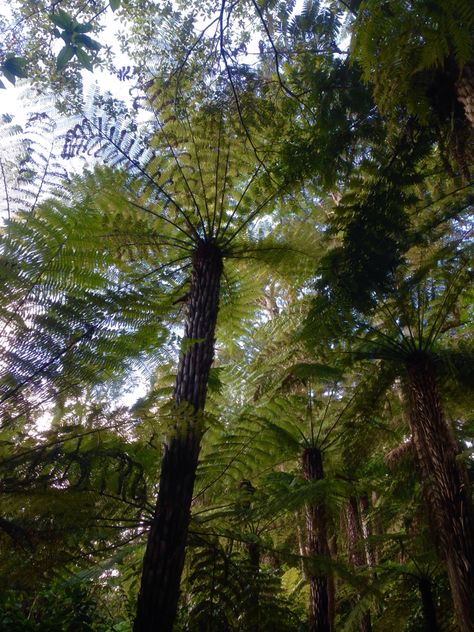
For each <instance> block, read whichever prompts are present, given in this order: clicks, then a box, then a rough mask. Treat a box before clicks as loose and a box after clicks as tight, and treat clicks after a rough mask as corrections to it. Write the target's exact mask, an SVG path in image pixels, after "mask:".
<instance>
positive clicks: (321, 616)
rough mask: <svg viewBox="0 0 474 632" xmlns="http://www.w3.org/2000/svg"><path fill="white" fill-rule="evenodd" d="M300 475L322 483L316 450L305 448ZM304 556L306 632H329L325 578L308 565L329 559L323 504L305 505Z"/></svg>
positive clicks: (317, 451) (318, 455) (322, 477)
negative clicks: (306, 593)
mask: <svg viewBox="0 0 474 632" xmlns="http://www.w3.org/2000/svg"><path fill="white" fill-rule="evenodd" d="M302 467H303V474H304V477H305V479H306V480H307V481H320V480H323V479H324V471H323V461H322V456H321V451H320V450H319V449H318V448H307V449H306V450H305V451H304V452H303V458H302ZM306 532H307V533H306V556H307V558H308V560H309V564H308V565H307V569H306V572H307V576H308V578H309V618H308V619H309V620H308V630H309V632H330V631H331V618H330V611H329V585H330V582H329V578H328V576H327V574H320V573H316V572H315V570H314V567H313V564H312V563H311V558H312V557H313V556H322V555H325V556H327V557H328V558H329V545H328V539H327V517H326V508H325V506H324V503H323V502H318V503H308V504H307V505H306Z"/></svg>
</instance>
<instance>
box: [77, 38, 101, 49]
mask: <svg viewBox="0 0 474 632" xmlns="http://www.w3.org/2000/svg"><path fill="white" fill-rule="evenodd" d="M75 41H76V42H77V43H78V44H81V45H83V46H85V47H86V48H89V49H90V50H100V49H101V48H102V44H99V42H97V41H96V40H93V39H92V38H91V37H88V36H87V35H82V34H81V35H76V37H75Z"/></svg>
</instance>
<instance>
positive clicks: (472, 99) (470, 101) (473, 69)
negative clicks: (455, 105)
mask: <svg viewBox="0 0 474 632" xmlns="http://www.w3.org/2000/svg"><path fill="white" fill-rule="evenodd" d="M456 96H457V99H458V101H459V102H460V103H461V104H462V106H463V108H464V115H465V117H466V119H467V120H468V121H469V124H470V126H471V129H472V130H473V131H474V63H473V62H471V63H469V64H466V65H465V66H464V68H463V71H462V73H461V76H460V77H459V79H458V81H457V82H456Z"/></svg>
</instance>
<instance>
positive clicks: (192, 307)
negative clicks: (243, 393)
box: [134, 244, 222, 632]
mask: <svg viewBox="0 0 474 632" xmlns="http://www.w3.org/2000/svg"><path fill="white" fill-rule="evenodd" d="M221 274H222V256H221V253H220V251H219V250H218V249H217V248H216V247H215V246H213V245H212V244H202V245H201V246H199V248H198V249H197V250H196V252H195V253H194V257H193V269H192V279H191V289H190V294H189V299H188V313H187V317H186V324H185V343H186V341H188V342H189V347H188V348H187V349H186V350H185V351H184V353H183V355H182V357H181V359H180V363H179V367H178V373H177V376H176V383H175V394H174V397H175V403H176V423H175V430H174V432H173V435H172V436H171V437H170V438H169V439H168V440H167V442H166V444H165V447H164V455H163V459H162V464H161V476H160V487H159V491H158V499H157V504H156V510H155V514H154V517H153V521H152V525H151V528H150V532H149V535H148V543H147V548H146V552H145V557H144V560H143V571H142V579H141V587H140V593H139V597H138V605H137V616H136V620H135V625H134V632H171V630H172V629H173V623H174V620H175V616H176V609H177V604H178V597H179V586H180V580H181V573H182V571H183V566H184V558H185V548H186V538H187V533H188V525H189V520H190V515H191V500H192V495H193V487H194V479H195V475H196V468H197V463H198V457H199V450H200V440H201V429H200V428H199V425H198V423H197V422H198V416H199V415H200V413H201V412H202V411H203V410H204V405H205V402H206V393H207V384H208V378H209V371H210V368H211V365H212V361H213V358H214V332H215V327H216V321H217V313H218V309H219V287H220V279H221Z"/></svg>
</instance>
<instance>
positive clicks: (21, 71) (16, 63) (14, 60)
mask: <svg viewBox="0 0 474 632" xmlns="http://www.w3.org/2000/svg"><path fill="white" fill-rule="evenodd" d="M25 65H26V59H25V58H24V57H13V56H11V57H7V59H6V60H5V61H4V62H3V72H5V70H7V71H8V72H9V73H11V74H12V75H15V77H21V78H23V79H24V78H25V77H27V76H28V75H27V73H26V71H25Z"/></svg>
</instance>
